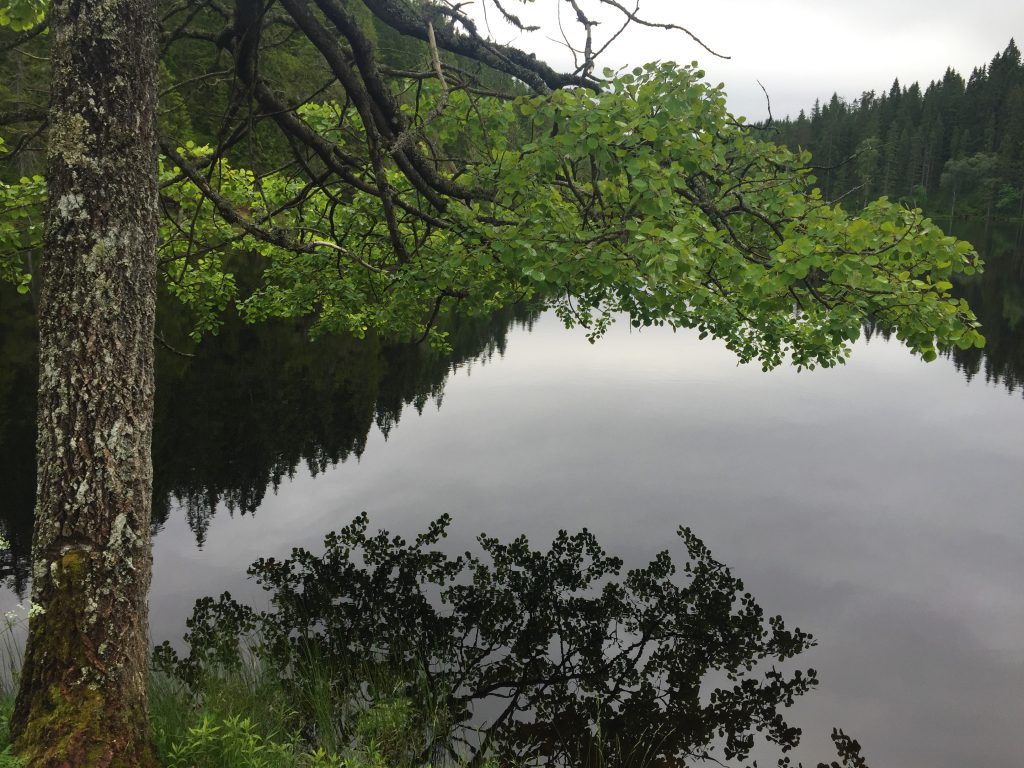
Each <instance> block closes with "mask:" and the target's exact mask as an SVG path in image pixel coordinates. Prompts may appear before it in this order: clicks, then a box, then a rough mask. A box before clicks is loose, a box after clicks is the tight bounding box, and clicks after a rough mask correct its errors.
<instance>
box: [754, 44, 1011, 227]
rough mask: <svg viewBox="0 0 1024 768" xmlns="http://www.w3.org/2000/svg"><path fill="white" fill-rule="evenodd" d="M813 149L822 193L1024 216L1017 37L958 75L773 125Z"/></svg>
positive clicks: (993, 216) (834, 102) (983, 215)
mask: <svg viewBox="0 0 1024 768" xmlns="http://www.w3.org/2000/svg"><path fill="white" fill-rule="evenodd" d="M770 131H773V132H774V136H775V139H776V141H779V142H780V143H785V144H788V145H790V146H793V147H797V146H799V147H802V148H804V149H808V150H810V151H811V152H812V154H813V156H814V164H815V165H816V167H817V177H818V184H819V186H820V187H821V189H822V192H823V193H824V195H825V196H826V198H828V199H830V200H838V199H840V198H843V199H844V202H845V203H846V205H848V206H859V205H863V204H865V203H866V202H867V201H869V200H873V199H875V198H877V197H879V196H880V195H887V196H889V197H890V198H893V199H899V200H902V201H905V202H906V203H908V204H910V205H914V206H919V207H922V208H924V209H925V210H926V211H928V213H929V214H931V215H932V216H935V217H942V218H946V217H951V218H953V219H955V220H960V219H965V218H968V219H976V220H984V221H985V223H986V224H988V223H991V222H992V221H993V220H1007V219H1011V220H1016V219H1020V218H1021V217H1022V215H1024V63H1022V62H1021V53H1020V49H1019V48H1018V47H1017V44H1016V42H1015V41H1014V40H1012V39H1011V40H1010V42H1009V44H1008V45H1007V46H1006V48H1005V49H1004V50H1003V51H1002V52H1001V53H996V54H995V56H993V57H992V60H991V61H990V62H988V63H987V64H982V65H981V66H978V67H975V68H974V70H973V71H972V72H971V73H970V75H969V76H968V77H966V78H964V76H963V75H961V74H960V73H959V72H957V71H956V70H954V69H952V68H947V69H946V72H945V74H943V75H942V77H941V78H940V79H938V80H933V81H932V82H930V83H929V84H928V85H927V87H924V88H922V87H921V85H920V84H919V83H913V84H912V85H909V86H907V85H904V84H901V83H900V81H899V80H898V79H897V80H895V81H894V82H893V84H892V86H891V87H890V88H889V90H888V91H883V92H882V93H876V92H875V91H866V92H864V93H863V94H861V96H860V97H859V98H857V99H854V100H852V101H848V100H846V99H843V98H842V97H840V96H839V95H838V94H833V95H832V98H831V99H830V100H829V101H828V103H827V104H821V103H820V102H815V104H814V106H813V108H812V109H811V112H810V114H809V115H808V114H806V113H805V112H804V111H803V110H801V112H800V114H799V115H798V116H797V117H796V119H792V118H789V117H787V118H785V119H782V120H777V121H775V122H773V123H771V124H770Z"/></svg>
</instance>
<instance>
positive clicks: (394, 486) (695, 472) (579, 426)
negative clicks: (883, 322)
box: [0, 233, 1024, 768]
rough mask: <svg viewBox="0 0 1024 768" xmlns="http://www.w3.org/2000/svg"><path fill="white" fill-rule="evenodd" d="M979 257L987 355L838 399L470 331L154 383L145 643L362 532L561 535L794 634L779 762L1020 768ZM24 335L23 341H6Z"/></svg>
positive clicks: (8, 428)
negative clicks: (728, 577) (428, 343)
mask: <svg viewBox="0 0 1024 768" xmlns="http://www.w3.org/2000/svg"><path fill="white" fill-rule="evenodd" d="M1010 234H1011V237H1010V239H1009V240H1006V239H1004V240H995V241H994V242H992V243H990V244H989V253H988V260H989V263H990V268H989V271H988V272H987V273H986V275H985V276H984V278H983V279H982V280H980V281H978V282H976V283H973V284H970V285H968V286H965V287H964V289H963V290H964V291H965V293H966V295H967V296H968V298H969V299H970V300H971V301H972V303H973V304H974V305H975V307H976V309H977V310H978V312H979V314H980V315H981V316H982V319H983V320H984V322H985V324H986V329H985V330H986V333H987V335H988V336H989V339H990V346H989V348H988V349H987V350H986V351H985V353H984V354H981V353H969V354H968V355H959V354H958V355H957V357H955V358H940V360H939V361H937V362H935V363H932V364H925V363H923V362H920V361H918V360H915V359H913V358H912V357H910V355H909V354H908V353H907V352H906V351H905V350H904V349H903V348H902V347H900V346H899V345H897V344H896V343H890V342H887V341H886V340H884V339H882V338H880V337H878V336H875V337H873V338H871V339H870V340H869V341H862V342H860V343H859V344H858V345H857V347H856V349H855V351H854V355H853V358H852V360H851V362H850V363H849V364H848V365H847V366H845V367H844V368H842V369H839V370H834V371H819V372H814V373H802V374H797V373H796V372H795V371H793V370H779V371H775V372H773V373H770V374H764V373H761V371H760V370H759V369H758V368H755V367H738V366H737V365H736V363H735V361H734V359H733V357H732V356H731V355H730V354H729V353H728V352H727V351H726V350H724V349H723V348H722V347H721V346H719V345H718V344H716V343H713V342H709V341H705V342H701V341H698V340H697V338H696V336H695V335H694V334H690V333H672V332H671V331H669V330H665V329H656V330H645V331H643V332H642V333H637V332H630V329H629V328H628V327H627V326H625V325H619V326H616V327H614V328H613V330H612V331H611V332H610V333H609V335H608V337H607V338H605V339H604V340H602V341H601V342H599V343H598V344H597V345H594V346H592V345H590V344H588V343H587V342H586V340H585V339H584V337H583V334H582V333H580V332H575V331H572V332H570V331H566V330H565V329H564V328H562V326H561V325H560V323H559V322H558V321H557V319H555V318H554V317H553V316H550V315H542V316H540V317H539V318H536V319H534V318H533V317H532V316H530V315H527V314H522V315H520V316H518V317H517V316H514V315H511V314H510V315H508V316H503V317H498V318H494V319H493V320H492V321H490V322H487V323H475V324H473V323H464V324H462V325H461V326H460V327H459V329H458V331H457V332H456V333H455V339H456V352H455V355H454V357H453V359H452V360H441V359H437V358H435V357H432V356H430V355H428V354H424V353H423V352H421V351H419V350H416V349H397V350H396V349H381V348H378V347H376V346H373V345H367V344H364V345H356V344H352V343H349V342H344V341H339V340H333V341H329V342H324V343H317V344H309V343H307V342H305V341H304V340H303V336H302V334H301V333H300V332H296V331H291V330H287V329H281V328H271V329H262V330H260V331H258V332H257V331H252V330H243V331H241V332H238V333H232V334H227V335H226V336H225V337H223V338H220V339H215V340H211V342H210V343H209V344H205V345H204V348H202V349H201V350H200V351H199V355H198V356H197V357H196V358H195V359H191V360H186V359H184V358H180V357H175V356H173V355H170V354H167V355H163V356H162V358H161V364H160V371H159V377H160V378H159V386H160V388H161V394H160V399H159V403H158V427H157V436H156V445H155V446H154V454H155V461H156V470H157V485H158V489H157V505H156V506H157V510H156V517H157V520H158V523H157V535H156V539H155V569H154V585H153V593H152V609H151V624H152V632H153V636H154V639H155V640H162V639H165V638H174V637H178V636H180V635H181V633H182V631H183V624H184V619H185V617H186V616H187V615H188V614H189V612H190V610H191V606H192V603H193V601H194V600H195V598H196V597H199V596H201V595H206V594H218V593H220V592H222V591H224V590H230V591H231V592H232V593H233V594H234V595H235V596H236V597H239V598H246V599H248V600H251V601H252V602H254V603H256V604H257V605H261V604H265V602H266V597H265V596H264V595H263V593H262V592H260V591H259V589H258V588H257V587H255V585H253V584H252V583H250V582H247V581H246V580H245V577H244V573H245V569H246V566H247V565H248V564H249V563H250V562H252V561H253V560H255V559H256V558H257V557H261V556H271V555H273V556H278V557H280V556H284V555H287V554H288V552H289V551H290V549H291V548H292V547H294V546H307V547H310V548H313V549H314V550H316V549H319V544H320V542H321V541H322V538H323V536H324V534H325V533H326V532H328V531H330V530H332V529H335V528H339V527H341V526H342V525H344V524H346V523H347V522H348V521H349V520H351V518H352V517H354V516H355V515H356V514H357V513H358V512H360V511H362V510H367V511H368V512H369V514H370V519H371V523H372V524H373V525H374V526H380V527H385V528H388V529H390V530H392V531H397V532H401V533H405V534H411V533H414V532H416V531H418V530H421V529H422V528H423V527H424V526H425V525H426V523H427V522H428V521H430V520H432V519H433V518H435V517H437V516H438V515H439V514H441V513H445V512H447V513H450V514H452V515H453V516H454V518H455V525H454V527H453V531H452V535H451V536H450V537H449V540H448V541H449V546H450V548H451V549H452V550H453V551H457V550H462V549H465V548H467V547H469V546H471V545H472V541H473V538H474V536H475V535H476V534H477V533H479V532H481V531H487V532H488V533H491V534H494V535H497V536H499V537H504V538H511V537H513V536H516V535H518V534H521V533H526V534H527V535H528V536H529V537H530V538H531V540H532V541H533V542H534V543H535V544H537V545H543V544H545V543H546V542H547V541H550V539H551V538H552V537H553V535H554V534H555V533H556V532H557V530H558V529H559V528H567V529H570V530H574V529H579V528H581V527H583V526H586V527H588V528H590V529H591V530H592V531H594V532H595V533H596V534H597V535H598V537H599V538H600V540H601V541H602V543H604V545H605V546H606V547H607V548H608V549H609V550H611V551H613V552H614V553H616V554H619V555H620V556H622V557H623V558H624V559H625V560H626V563H627V565H639V564H642V563H645V562H647V560H649V559H650V558H651V557H652V556H653V555H654V554H655V553H656V552H657V551H659V550H660V549H663V548H665V547H667V546H670V547H673V548H674V551H675V553H676V554H679V547H678V546H674V542H673V539H674V536H673V534H674V531H675V529H676V528H677V527H678V526H679V525H681V524H683V525H687V526H690V527H691V528H693V530H694V531H695V532H696V533H697V534H698V535H699V536H700V537H701V538H702V539H703V540H704V541H705V543H706V544H707V545H708V546H709V547H710V548H711V550H712V552H713V553H714V554H715V556H716V558H717V559H719V560H721V561H723V562H725V563H726V564H728V565H729V566H730V567H731V568H732V570H733V572H734V573H735V574H736V575H738V576H740V577H742V578H743V579H744V581H745V582H746V584H747V588H748V589H749V590H750V591H752V592H753V593H754V595H755V596H756V597H757V598H758V601H759V603H760V604H761V605H762V607H764V609H765V611H766V613H768V614H776V613H778V614H782V615H783V616H784V617H785V618H786V620H787V622H788V623H789V624H790V625H791V626H792V625H795V626H799V627H801V628H802V629H805V630H808V631H810V632H812V633H813V634H814V635H815V636H816V638H817V640H818V646H817V647H816V648H814V649H812V650H811V651H809V652H807V653H806V654H805V655H804V656H803V657H801V659H800V660H799V661H800V666H803V667H808V666H810V667H814V668H816V669H817V670H818V672H819V677H820V678H821V685H820V686H819V687H818V689H817V690H816V691H814V692H812V693H811V694H809V695H807V696H806V697H804V698H803V700H801V701H799V702H798V704H797V705H796V706H795V707H794V708H793V709H792V710H791V711H790V713H789V715H788V719H789V720H790V721H791V722H792V723H793V724H795V725H798V726H800V727H802V728H803V729H804V734H805V736H804V741H803V747H802V748H801V750H800V752H798V755H797V756H798V757H802V758H803V759H804V760H805V761H808V762H812V764H813V761H816V760H818V759H823V756H825V755H829V754H831V751H830V748H829V746H830V745H829V742H828V734H829V732H830V731H831V728H832V727H833V726H834V725H838V726H840V727H842V728H843V729H845V730H846V731H847V732H848V733H850V734H851V735H853V736H855V737H856V738H857V739H859V740H860V742H861V743H862V745H863V746H864V752H865V756H866V757H867V758H868V760H869V763H870V764H871V765H873V766H876V768H878V767H879V766H882V767H884V768H940V767H943V768H944V767H946V766H948V767H949V768H963V766H968V765H970V766H986V767H987V768H988V767H993V768H994V767H1000V766H1007V767H1010V766H1019V765H1021V764H1022V763H1024V748H1022V747H1021V745H1020V740H1019V736H1018V730H1019V727H1020V723H1021V722H1024V597H1022V590H1021V585H1022V584H1024V471H1022V468H1024V397H1022V392H1021V388H1020V384H1021V382H1022V380H1024V256H1022V254H1021V253H1020V250H1019V248H1015V247H1013V246H1012V244H1011V241H1012V239H1013V238H1012V234H1013V233H1010ZM0 309H2V310H3V312H4V316H5V317H6V320H5V321H4V322H5V325H3V326H2V327H0V354H2V355H3V357H2V358H0V359H3V360H4V367H3V369H2V371H0V462H2V466H4V468H5V470H4V471H5V492H4V495H3V498H2V499H0V513H2V520H3V524H4V526H5V528H6V531H7V533H8V535H9V537H10V538H11V539H12V540H13V543H14V546H13V552H12V553H11V554H10V555H9V556H8V559H7V561H6V562H5V563H3V568H4V569H5V575H6V576H7V580H8V583H9V586H10V589H9V590H8V591H7V592H6V593H5V594H4V596H3V599H2V600H0V609H6V608H8V607H10V606H11V605H12V604H13V603H14V602H16V600H17V596H16V594H15V593H16V592H17V591H23V590H24V588H25V580H24V573H25V564H26V558H27V548H28V540H29V538H28V537H29V535H30V528H31V503H32V502H31V497H32V483H33V480H32V448H31V446H32V427H31V423H32V415H31V395H32V388H33V386H34V373H33V371H32V367H31V347H30V345H28V344H27V343H26V342H25V339H26V338H27V337H28V336H27V334H28V331H29V330H30V328H31V322H30V318H28V317H26V316H25V315H23V314H19V313H18V312H17V311H15V310H14V309H13V308H11V307H10V306H7V307H0ZM19 318H20V319H19Z"/></svg>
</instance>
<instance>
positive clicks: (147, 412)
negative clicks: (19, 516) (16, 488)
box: [12, 0, 157, 768]
mask: <svg viewBox="0 0 1024 768" xmlns="http://www.w3.org/2000/svg"><path fill="white" fill-rule="evenodd" d="M153 6H154V2H153V0H53V2H52V3H51V8H50V31H51V40H52V67H53V71H52V85H51V94H50V115H49V143H48V157H47V183H48V189H49V210H48V213H47V227H46V239H45V251H44V252H45V264H44V265H43V288H42V296H41V303H40V309H39V330H40V349H39V415H38V420H39V438H38V446H37V450H38V489H37V507H36V520H35V532H34V537H33V572H32V578H33V581H32V597H33V602H34V603H35V604H36V605H39V606H41V607H42V608H43V609H44V610H45V613H44V614H42V615H39V616H36V617H34V618H33V619H32V620H31V622H30V626H29V638H28V647H27V649H26V658H25V666H24V669H23V670H22V677H21V687H20V690H19V692H18V700H17V705H16V707H15V712H14V717H13V720H12V734H13V736H14V741H15V747H16V751H17V752H18V753H19V754H21V755H23V756H24V757H25V758H26V759H27V761H28V765H29V766H31V768H42V767H43V766H46V767H50V766H52V767H53V768H56V767H57V766H62V767H65V766H73V767H74V768H78V767H79V766H83V767H84V766H89V767H90V768H91V767H92V766H151V765H155V758H154V753H153V748H152V743H151V739H150V734H149V723H148V707H147V699H146V689H147V682H148V666H149V665H148V643H149V638H148V631H147V627H148V621H147V607H146V598H147V592H148V590H149V582H150V574H151V571H152V567H151V565H152V563H151V550H150V504H151V494H152V464H151V458H150V444H151V433H152V414H153V326H154V313H155V305H156V299H155V290H156V289H155V273H156V221H157V219H156V214H157V208H156V201H157V186H156V182H157V142H156V98H157V74H156V73H157V69H156V67H157V49H156V39H155V31H156V19H155V13H154V10H155V9H154V7H153Z"/></svg>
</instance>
